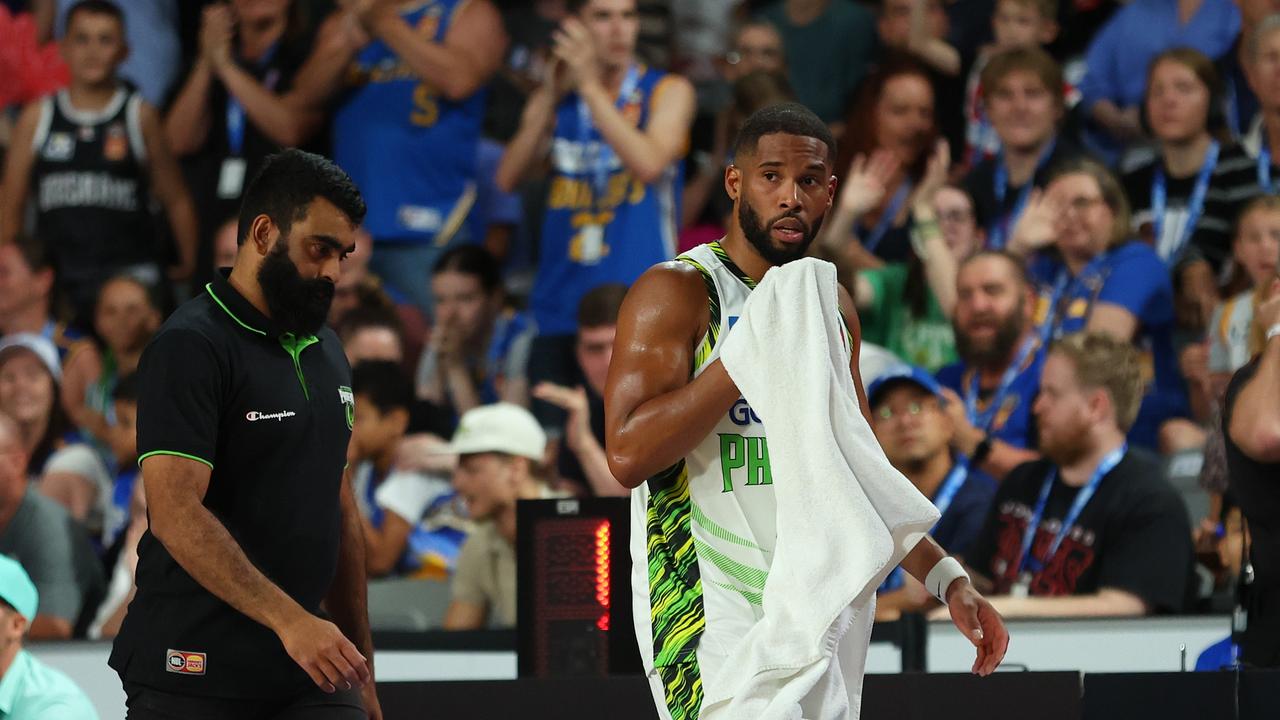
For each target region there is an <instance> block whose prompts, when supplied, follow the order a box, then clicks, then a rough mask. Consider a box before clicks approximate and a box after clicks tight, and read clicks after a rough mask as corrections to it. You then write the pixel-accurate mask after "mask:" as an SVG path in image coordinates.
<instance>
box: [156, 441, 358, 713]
mask: <svg viewBox="0 0 1280 720" xmlns="http://www.w3.org/2000/svg"><path fill="white" fill-rule="evenodd" d="M211 473H212V470H211V469H210V468H209V466H208V465H205V464H204V463H201V462H198V461H195V460H189V459H187V458H184V457H178V456H175V455H152V456H151V457H149V458H147V459H146V460H144V461H143V463H142V478H143V484H144V487H145V488H146V494H147V517H148V519H149V521H150V523H151V532H152V534H153V535H155V537H156V539H157V540H159V541H160V543H161V544H162V545H164V547H165V549H166V550H168V551H169V554H170V555H172V556H173V559H174V560H176V561H177V563H178V564H179V565H181V566H182V568H183V569H184V570H186V571H187V572H188V573H190V575H191V577H192V578H194V579H195V581H196V582H198V583H200V585H201V586H202V587H204V588H205V589H206V590H208V591H209V592H211V593H213V594H214V595H216V596H217V597H218V598H219V599H221V600H223V601H224V602H226V603H227V604H228V605H230V606H231V607H233V608H235V609H236V610H238V611H240V612H241V613H244V614H245V615H246V616H248V617H249V618H251V619H253V620H254V621H255V622H258V623H261V624H262V625H265V626H267V627H268V628H271V630H272V631H273V632H275V634H276V635H277V636H279V638H280V642H281V643H282V644H283V645H284V648H285V650H286V651H287V652H288V653H289V656H290V657H291V658H293V660H294V662H296V663H298V665H299V666H300V667H302V669H303V670H305V671H306V672H307V674H308V675H309V676H311V680H312V681H313V682H315V684H316V685H317V686H318V687H320V689H322V690H324V691H325V692H334V691H335V690H336V689H337V688H338V687H347V686H349V687H356V686H359V685H362V684H364V683H365V682H368V681H369V679H370V673H369V667H368V664H367V663H366V661H365V657H364V656H363V655H361V653H360V652H359V651H358V650H357V649H356V646H355V645H353V644H352V643H351V641H350V640H348V639H347V638H346V637H345V636H344V635H343V633H342V631H341V630H339V629H338V627H337V626H336V625H334V624H333V623H331V622H328V621H326V620H322V619H320V618H319V617H316V616H315V615H312V614H311V613H309V612H307V611H306V609H305V608H303V607H302V606H301V605H299V604H298V603H297V602H296V601H295V600H294V599H293V598H291V597H289V595H288V594H287V593H285V592H284V591H283V590H281V589H280V588H279V586H277V585H276V584H275V583H273V582H271V580H269V579H268V578H267V577H266V576H265V575H263V574H262V571H261V570H259V569H258V568H257V567H255V566H254V564H253V563H252V562H251V561H250V560H249V558H248V557H247V556H246V555H245V554H244V550H243V549H242V548H241V547H240V545H239V544H237V543H236V541H235V538H233V537H232V536H231V533H230V532H229V531H228V530H227V528H226V526H225V525H223V524H222V522H221V521H219V520H218V518H217V517H215V516H214V514H213V513H212V512H210V511H209V509H208V508H207V507H205V506H204V496H205V493H206V492H208V490H209V478H210V475H211ZM349 495H350V490H349V489H348V490H346V491H345V494H344V497H346V496H349ZM346 501H347V500H344V503H345V502H346ZM343 524H344V531H343V534H344V536H345V535H346V533H347V530H346V529H345V528H346V526H347V525H349V524H350V520H349V518H348V517H347V511H345V510H344V511H343ZM356 532H357V533H358V532H359V527H358V526H357V527H356ZM349 546H350V543H347V542H344V543H343V550H342V552H343V553H344V554H350V553H351V552H352V549H351V548H350V547H349ZM360 550H361V552H362V553H363V548H360ZM363 559H364V558H363V555H361V556H360V560H361V561H363ZM347 564H348V563H342V565H347ZM340 573H341V571H340ZM361 597H362V598H363V593H361ZM348 609H349V608H348ZM333 612H334V616H335V617H337V616H338V615H339V613H341V612H342V609H335V610H334V611H333Z"/></svg>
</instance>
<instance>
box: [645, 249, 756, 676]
mask: <svg viewBox="0 0 1280 720" xmlns="http://www.w3.org/2000/svg"><path fill="white" fill-rule="evenodd" d="M678 260H680V261H682V262H685V263H688V264H689V265H692V266H694V267H695V268H697V269H698V270H699V272H701V273H702V277H703V280H704V281H705V283H706V286H707V295H708V297H709V301H710V310H711V315H710V322H709V323H708V326H707V334H706V336H705V337H704V338H703V339H702V341H701V343H700V344H699V345H698V347H697V350H696V353H695V361H694V367H693V377H697V376H698V375H699V374H701V373H702V372H703V371H704V370H705V369H706V368H707V366H708V365H710V364H711V363H712V362H714V361H715V360H716V359H717V358H718V357H720V349H721V347H722V345H723V342H724V339H725V337H726V335H727V334H728V333H729V332H731V331H732V327H733V325H734V323H735V322H736V321H737V319H738V317H739V316H740V315H741V313H742V306H743V304H744V303H745V302H746V300H747V296H748V295H749V294H750V293H751V290H752V288H753V287H754V285H755V284H754V282H753V281H752V280H751V278H750V277H748V276H747V275H746V274H745V273H743V272H742V271H741V270H740V269H739V268H738V267H737V266H736V265H735V264H734V263H733V262H732V261H731V260H729V258H728V256H727V255H726V254H725V253H724V251H723V250H722V249H721V248H720V246H719V245H718V244H717V243H711V244H709V245H700V246H698V247H695V248H693V249H692V250H690V251H689V252H687V253H685V254H683V255H681V256H680V257H679V258H678ZM775 512H776V507H775V503H774V492H773V477H772V472H771V470H770V466H769V446H768V443H767V442H766V440H765V429H764V425H763V424H762V423H761V422H760V419H759V418H758V417H756V415H755V413H754V412H752V410H751V408H750V406H748V405H747V403H746V401H745V400H743V399H741V398H739V400H738V401H737V402H736V403H734V405H733V408H732V409H731V410H730V411H729V412H728V414H726V415H725V417H723V418H721V419H720V422H719V423H718V424H717V425H716V428H715V430H714V431H713V432H712V433H711V434H710V435H708V436H707V437H706V438H705V439H704V440H703V441H702V442H701V443H700V444H699V445H698V446H697V447H696V448H694V450H693V452H692V453H690V454H689V455H688V456H687V457H686V458H684V459H683V460H681V461H680V462H679V463H677V464H676V465H674V466H673V467H671V468H669V469H667V470H666V471H664V472H662V473H659V474H658V475H657V476H655V477H653V478H650V479H649V481H648V482H647V483H645V484H643V485H640V486H639V487H637V488H636V489H635V490H633V491H632V492H631V523H632V529H631V557H632V604H633V611H634V617H635V624H636V637H637V640H638V644H639V646H640V651H641V656H642V657H643V658H644V663H645V670H646V671H649V670H651V669H652V668H653V667H655V666H656V667H668V666H671V665H677V664H684V663H693V662H696V661H697V657H696V656H695V651H697V650H699V649H701V650H704V651H706V652H709V653H711V654H713V655H719V656H724V655H727V653H728V652H729V648H730V647H732V643H733V642H734V641H735V640H737V639H738V638H740V637H742V635H743V634H745V633H746V632H747V631H748V630H749V629H750V628H751V626H752V625H754V624H755V622H756V621H758V620H759V619H760V618H761V617H762V616H763V609H762V607H761V603H762V600H763V594H764V584H765V578H767V577H768V574H769V567H770V565H771V563H772V560H773V548H774V543H775V539H776V535H777V531H776V524H775Z"/></svg>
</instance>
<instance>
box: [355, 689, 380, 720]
mask: <svg viewBox="0 0 1280 720" xmlns="http://www.w3.org/2000/svg"><path fill="white" fill-rule="evenodd" d="M360 699H361V700H363V701H364V711H365V712H366V713H368V714H369V720H382V704H381V703H379V702H378V690H377V688H376V687H375V686H374V683H373V682H372V680H371V681H370V682H368V683H365V686H364V687H363V688H361V689H360Z"/></svg>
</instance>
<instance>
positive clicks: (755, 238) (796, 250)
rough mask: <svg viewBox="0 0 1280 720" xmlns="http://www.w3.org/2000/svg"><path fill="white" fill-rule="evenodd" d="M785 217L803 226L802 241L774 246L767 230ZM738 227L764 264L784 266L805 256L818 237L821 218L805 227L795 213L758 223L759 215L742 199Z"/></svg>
mask: <svg viewBox="0 0 1280 720" xmlns="http://www.w3.org/2000/svg"><path fill="white" fill-rule="evenodd" d="M785 217H791V218H795V220H796V222H798V223H800V224H801V225H803V226H804V239H803V240H801V241H800V242H799V243H797V244H796V245H794V246H789V245H780V244H776V243H774V241H773V238H772V237H770V236H769V229H770V228H772V227H773V225H774V223H776V222H778V221H779V220H781V219H783V218H785ZM738 227H740V228H742V234H743V235H744V236H746V238H747V242H749V243H751V247H753V248H755V249H756V252H758V253H760V257H762V258H764V259H765V261H766V262H768V263H769V264H770V265H784V264H786V263H789V262H791V261H792V260H799V259H800V258H802V257H804V256H805V253H807V252H808V251H809V246H810V245H812V244H813V239H814V238H815V237H817V236H818V230H820V229H821V228H822V218H821V217H819V218H818V219H816V220H814V221H813V225H807V224H805V222H804V221H803V220H801V219H800V218H799V216H798V215H797V214H796V213H794V212H785V213H782V214H781V215H779V216H777V217H775V218H773V219H772V220H770V221H769V222H767V223H764V222H761V221H760V215H759V214H757V213H756V211H755V209H753V208H752V207H751V203H749V202H747V199H746V198H745V197H743V198H739V199H738Z"/></svg>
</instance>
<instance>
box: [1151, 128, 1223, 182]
mask: <svg viewBox="0 0 1280 720" xmlns="http://www.w3.org/2000/svg"><path fill="white" fill-rule="evenodd" d="M1211 142H1213V136H1211V135H1210V134H1209V131H1208V130H1205V131H1202V132H1200V133H1198V134H1196V135H1195V136H1193V137H1190V138H1187V139H1185V140H1180V141H1177V142H1166V143H1162V144H1161V146H1160V157H1161V159H1163V160H1164V168H1165V170H1167V171H1169V174H1170V175H1172V176H1173V177H1175V178H1186V177H1191V176H1192V175H1195V174H1196V172H1198V171H1199V170H1200V167H1201V166H1202V165H1204V156H1205V153H1207V152H1208V151H1209V143H1211Z"/></svg>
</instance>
